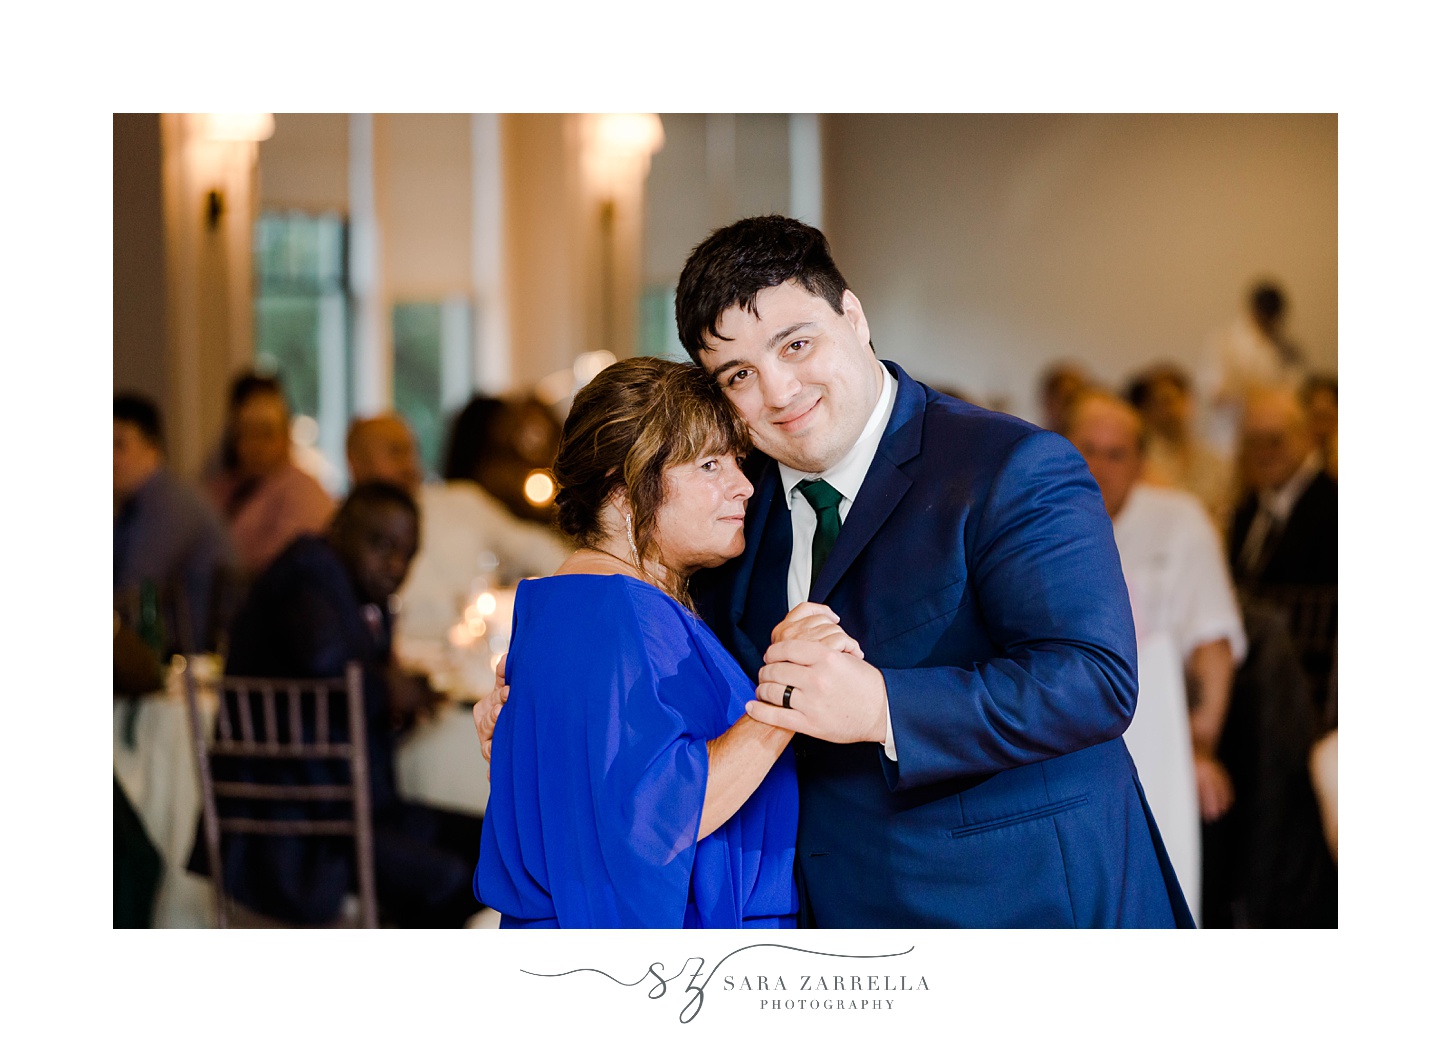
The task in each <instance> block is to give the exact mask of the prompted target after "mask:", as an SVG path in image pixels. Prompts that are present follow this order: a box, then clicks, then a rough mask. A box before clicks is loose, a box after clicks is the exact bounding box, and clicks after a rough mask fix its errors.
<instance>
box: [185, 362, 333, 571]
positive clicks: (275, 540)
mask: <svg viewBox="0 0 1451 1042" xmlns="http://www.w3.org/2000/svg"><path fill="white" fill-rule="evenodd" d="M291 419H292V417H291V411H290V410H289V408H288V405H287V397H286V395H285V394H284V392H283V389H282V384H281V382H280V381H279V380H277V379H276V378H275V377H270V376H258V375H256V374H250V373H248V374H244V375H242V376H240V377H238V378H237V380H236V381H235V382H234V383H233V385H232V393H231V403H230V411H229V413H228V418H227V433H226V440H225V443H224V447H223V453H222V470H221V472H220V473H219V474H217V475H215V476H214V477H213V478H212V479H211V480H210V481H209V482H208V484H207V491H208V492H209V493H210V495H211V497H212V501H213V502H214V503H215V504H216V506H217V509H219V510H220V511H221V512H222V516H223V517H225V518H226V519H227V524H228V526H229V528H230V529H231V533H232V540H233V542H234V543H235V544H236V547H237V552H238V555H239V556H240V558H241V563H242V567H243V569H245V570H246V572H247V573H248V574H249V575H256V574H258V573H260V572H261V571H262V570H263V569H265V568H266V567H267V566H268V565H269V564H271V563H272V561H273V560H274V559H275V558H276V557H277V555H278V554H280V553H281V552H282V551H283V549H284V548H285V547H286V546H287V545H288V544H289V543H291V542H292V540H294V539H296V538H297V537H298V536H299V535H303V534H305V533H314V534H315V533H319V532H322V531H323V530H324V529H326V528H327V524H328V520H329V518H331V517H332V512H333V500H332V497H331V496H329V495H328V494H327V491H326V490H325V489H324V488H323V487H322V485H320V484H318V481H317V479H316V478H314V477H313V476H312V475H310V474H308V473H306V472H305V471H303V470H302V469H301V468H299V467H298V466H297V465H296V464H295V463H294V462H293V460H292V435H291Z"/></svg>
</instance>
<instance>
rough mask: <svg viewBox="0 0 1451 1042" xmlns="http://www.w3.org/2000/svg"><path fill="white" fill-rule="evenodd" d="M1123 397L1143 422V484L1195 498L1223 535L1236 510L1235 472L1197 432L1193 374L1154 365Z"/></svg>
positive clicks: (1168, 364) (1131, 383) (1177, 367)
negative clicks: (1179, 490)
mask: <svg viewBox="0 0 1451 1042" xmlns="http://www.w3.org/2000/svg"><path fill="white" fill-rule="evenodd" d="M1125 397H1126V398H1127V399H1128V400H1129V404H1131V405H1132V406H1133V407H1134V408H1135V409H1137V410H1138V411H1139V415H1140V416H1142V417H1143V420H1144V428H1145V447H1144V475H1143V476H1144V480H1145V481H1149V482H1152V483H1154V484H1159V485H1169V486H1171V487H1173V488H1182V489H1185V490H1186V491H1188V492H1191V493H1193V495H1194V496H1195V498H1196V499H1198V500H1199V502H1200V503H1202V504H1203V505H1204V509H1205V510H1207V511H1209V516H1210V517H1211V518H1212V519H1213V520H1214V522H1215V524H1216V525H1217V526H1218V527H1219V528H1220V529H1221V530H1222V529H1223V528H1224V527H1225V525H1227V524H1228V522H1229V510H1230V507H1231V506H1232V505H1233V504H1232V503H1231V502H1230V496H1231V487H1232V476H1233V473H1232V471H1231V469H1230V465H1229V461H1228V460H1227V459H1226V458H1225V457H1224V456H1222V455H1220V454H1219V453H1218V452H1215V451H1214V450H1213V449H1212V448H1210V447H1209V445H1208V444H1207V443H1206V442H1204V441H1202V440H1201V439H1200V438H1199V436H1198V435H1197V434H1196V433H1195V431H1194V398H1193V388H1192V386H1191V384H1190V382H1189V374H1188V373H1186V372H1184V370H1183V369H1181V368H1180V367H1179V366H1177V365H1173V364H1171V363H1163V364H1161V365H1156V366H1153V367H1151V368H1149V369H1146V370H1145V371H1144V372H1142V373H1140V374H1139V375H1138V376H1136V377H1134V378H1133V380H1132V381H1130V383H1129V386H1128V391H1127V393H1126V394H1125Z"/></svg>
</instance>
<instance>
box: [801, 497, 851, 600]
mask: <svg viewBox="0 0 1451 1042" xmlns="http://www.w3.org/2000/svg"><path fill="white" fill-rule="evenodd" d="M796 488H797V490H798V491H799V492H800V493H801V495H802V496H803V497H805V499H806V502H808V503H810V504H811V509H812V510H814V511H816V534H815V535H814V536H812V537H811V581H812V582H813V583H814V582H816V576H817V575H818V574H819V573H820V571H821V562H822V561H824V560H826V555H827V554H829V553H831V548H832V546H833V545H835V543H836V537H837V536H838V535H840V534H841V513H840V512H839V511H838V510H837V509H836V507H837V504H838V503H840V502H841V493H840V492H838V491H837V490H836V489H834V488H832V487H831V486H830V485H829V484H827V483H826V482H825V481H821V480H820V479H818V480H816V481H802V482H799V483H798V484H797V485H796Z"/></svg>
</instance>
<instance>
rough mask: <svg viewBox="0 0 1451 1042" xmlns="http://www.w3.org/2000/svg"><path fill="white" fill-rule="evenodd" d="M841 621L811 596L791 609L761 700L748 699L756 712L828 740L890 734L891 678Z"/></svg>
mask: <svg viewBox="0 0 1451 1042" xmlns="http://www.w3.org/2000/svg"><path fill="white" fill-rule="evenodd" d="M840 623H841V619H840V618H839V617H838V616H837V614H836V613H835V612H833V611H832V610H831V609H830V608H828V607H826V605H824V604H813V603H811V602H810V601H805V602H803V603H801V604H798V605H797V606H796V607H795V608H792V609H791V611H790V612H788V613H787V615H786V617H785V618H784V619H782V620H781V621H780V623H778V624H777V626H776V628H775V629H774V630H772V631H771V646H770V647H769V648H767V649H766V654H765V665H763V666H762V667H761V672H760V674H759V676H758V680H759V681H760V682H759V683H758V684H757V685H756V701H755V702H749V703H747V704H746V712H747V714H749V715H750V717H751V718H752V719H754V720H759V721H760V722H761V723H763V724H771V725H772V726H774V727H783V728H785V729H787V730H789V731H796V732H799V733H800V734H807V735H811V736H812V737H813V738H820V739H822V740H823V741H827V742H837V743H847V742H877V743H881V742H884V741H886V738H887V684H886V681H885V680H884V679H883V678H882V674H881V671H880V670H878V669H877V668H876V667H875V666H873V665H871V664H869V663H868V662H867V661H866V659H865V657H864V656H863V655H862V649H861V645H860V644H858V643H857V642H856V640H854V639H853V638H852V637H851V636H849V635H848V634H847V633H846V631H845V630H843V629H842V628H841V625H840ZM788 687H789V688H790V689H791V697H790V708H789V709H787V708H785V707H784V706H783V705H782V703H783V702H784V701H785V700H786V699H785V694H786V689H787V688H788Z"/></svg>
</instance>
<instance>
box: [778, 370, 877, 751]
mask: <svg viewBox="0 0 1451 1042" xmlns="http://www.w3.org/2000/svg"><path fill="white" fill-rule="evenodd" d="M877 366H878V368H880V369H881V371H882V393H881V394H880V395H879V396H878V397H877V404H876V407H875V408H873V409H872V414H871V415H870V416H868V417H867V425H866V427H865V428H863V430H862V433H861V437H859V438H857V440H856V444H854V445H853V446H852V447H851V448H850V449H849V450H848V451H847V454H846V455H845V456H843V457H842V458H841V459H840V460H839V461H838V462H837V464H836V465H835V466H833V467H831V468H829V469H827V470H825V471H822V472H821V473H820V474H810V473H807V472H806V471H803V470H797V469H795V468H794V467H788V466H787V465H786V464H784V463H780V462H778V463H777V464H776V466H778V467H779V468H780V470H781V487H782V488H784V489H785V490H786V505H787V507H788V508H789V509H790V511H791V567H790V569H789V570H788V571H787V573H786V607H787V609H788V610H789V609H791V608H794V607H796V606H797V605H798V604H800V603H801V602H802V601H804V600H806V599H807V598H808V597H809V596H810V594H811V541H812V539H813V538H814V537H815V535H816V511H815V510H814V509H813V508H812V506H811V504H810V503H808V502H807V501H806V497H805V496H803V495H802V494H801V492H800V490H799V489H797V487H796V486H797V485H798V484H799V483H800V482H802V481H806V480H812V479H816V478H820V479H821V480H823V481H826V482H827V483H828V484H830V485H831V487H832V488H834V489H836V490H837V491H838V492H840V493H841V503H840V504H839V505H838V506H837V508H836V509H837V511H838V513H839V514H840V515H841V523H842V526H843V528H844V527H845V526H846V518H847V515H848V514H849V513H850V512H851V505H852V503H854V502H855V501H856V498H857V495H858V494H859V493H860V492H861V489H862V482H864V481H866V479H867V470H868V469H869V468H870V467H871V465H872V460H873V458H875V456H876V454H877V446H878V445H880V444H881V441H882V435H883V434H884V433H886V430H887V420H888V419H890V418H891V415H892V406H893V405H894V404H895V403H896V401H897V380H896V377H894V376H892V374H891V373H890V372H888V371H887V367H886V366H884V365H882V363H881V362H880V361H879V362H877ZM886 747H887V755H888V756H890V757H891V758H892V759H894V760H895V759H896V758H897V750H896V745H895V744H894V743H893V741H892V714H891V712H890V709H889V711H888V713H887V741H886Z"/></svg>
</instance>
